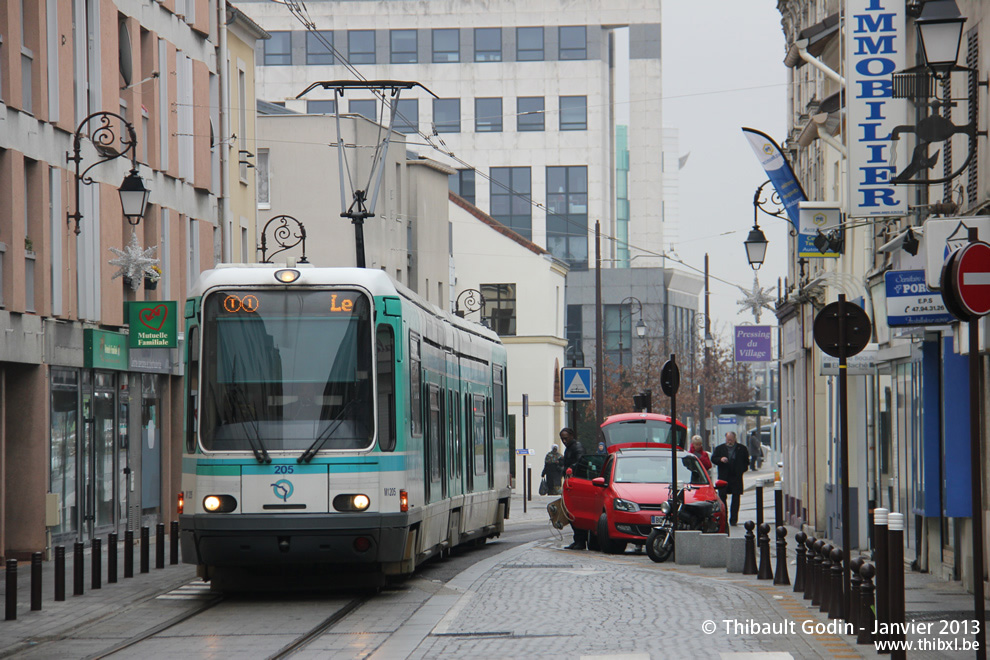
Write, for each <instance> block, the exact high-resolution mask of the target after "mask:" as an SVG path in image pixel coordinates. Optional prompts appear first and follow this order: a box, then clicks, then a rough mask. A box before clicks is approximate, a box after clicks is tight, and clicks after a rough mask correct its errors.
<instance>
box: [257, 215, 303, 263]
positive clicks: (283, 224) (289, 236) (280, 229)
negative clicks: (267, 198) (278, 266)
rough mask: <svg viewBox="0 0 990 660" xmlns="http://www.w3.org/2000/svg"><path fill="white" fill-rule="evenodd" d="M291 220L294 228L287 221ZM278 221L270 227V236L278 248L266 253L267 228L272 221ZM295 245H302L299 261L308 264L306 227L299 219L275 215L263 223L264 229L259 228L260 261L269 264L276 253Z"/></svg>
mask: <svg viewBox="0 0 990 660" xmlns="http://www.w3.org/2000/svg"><path fill="white" fill-rule="evenodd" d="M290 220H291V221H292V222H294V223H295V225H296V230H295V231H293V229H292V228H291V227H290V226H289V221H290ZM275 221H278V224H277V225H276V226H275V227H274V228H273V229H272V238H273V239H274V240H275V245H277V246H278V248H279V249H278V250H275V251H274V252H272V253H271V255H270V256H269V255H268V228H269V227H271V226H272V223H273V222H275ZM297 245H302V257H301V258H300V259H299V263H301V264H308V263H309V262H308V261H307V260H306V227H304V226H303V223H301V222H300V221H299V220H297V219H295V218H293V217H292V216H291V215H276V216H275V217H274V218H272V219H271V220H269V221H268V222H266V223H265V227H264V229H262V230H261V246H260V247H259V248H258V252H260V253H261V263H263V264H270V263H272V262H271V260H272V259H273V258H274V257H275V255H276V254H279V253H281V252H285V251H286V250H288V249H290V248H294V247H296V246H297Z"/></svg>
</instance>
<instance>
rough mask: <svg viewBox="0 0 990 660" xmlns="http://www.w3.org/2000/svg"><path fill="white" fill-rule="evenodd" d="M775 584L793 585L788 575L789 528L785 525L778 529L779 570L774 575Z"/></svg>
mask: <svg viewBox="0 0 990 660" xmlns="http://www.w3.org/2000/svg"><path fill="white" fill-rule="evenodd" d="M795 538H796V537H795ZM773 583H774V584H786V585H789V584H790V583H791V579H790V577H789V576H788V575H787V528H786V527H784V526H783V525H780V526H779V527H778V528H777V570H776V571H774V574H773Z"/></svg>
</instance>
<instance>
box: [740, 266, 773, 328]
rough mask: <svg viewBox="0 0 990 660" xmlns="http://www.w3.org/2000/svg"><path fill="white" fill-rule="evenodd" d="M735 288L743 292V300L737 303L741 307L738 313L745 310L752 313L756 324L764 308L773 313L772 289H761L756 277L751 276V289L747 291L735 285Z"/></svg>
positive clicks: (769, 287) (770, 287)
mask: <svg viewBox="0 0 990 660" xmlns="http://www.w3.org/2000/svg"><path fill="white" fill-rule="evenodd" d="M736 288H737V289H739V290H740V291H742V292H743V298H741V299H740V300H739V301H738V302H737V304H738V305H739V306H740V307H742V310H740V311H746V310H747V309H748V310H750V311H752V312H753V316H754V317H755V318H756V322H757V323H759V322H760V313H761V312H762V311H763V309H764V308H765V309H769V310H770V311H773V309H774V307H773V305H772V303H773V300H774V298H773V294H772V292H773V287H772V286H768V287H766V288H763V287H761V286H760V280H759V277H757V276H756V275H754V276H753V288H752V289H750V290H749V291H747V290H746V289H744V288H742V287H741V286H738V285H736Z"/></svg>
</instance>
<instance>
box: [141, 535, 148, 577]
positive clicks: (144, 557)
mask: <svg viewBox="0 0 990 660" xmlns="http://www.w3.org/2000/svg"><path fill="white" fill-rule="evenodd" d="M149 533H150V530H149V529H148V526H147V525H142V526H141V572H142V573H147V572H148V570H149V568H148V560H149V557H148V551H149V548H148V545H149V544H150V540H149Z"/></svg>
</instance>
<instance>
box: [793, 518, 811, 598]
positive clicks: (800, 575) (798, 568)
mask: <svg viewBox="0 0 990 660" xmlns="http://www.w3.org/2000/svg"><path fill="white" fill-rule="evenodd" d="M807 540H808V535H807V534H805V533H804V532H798V533H797V534H795V535H794V543H795V544H796V545H795V546H794V555H795V557H796V559H795V564H796V565H795V567H794V593H796V594H797V593H800V594H803V593H804V579H805V575H806V574H807V572H808V564H807V561H806V560H807V556H806V554H805V553H806V552H807V548H805V547H804V542H805V541H807Z"/></svg>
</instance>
